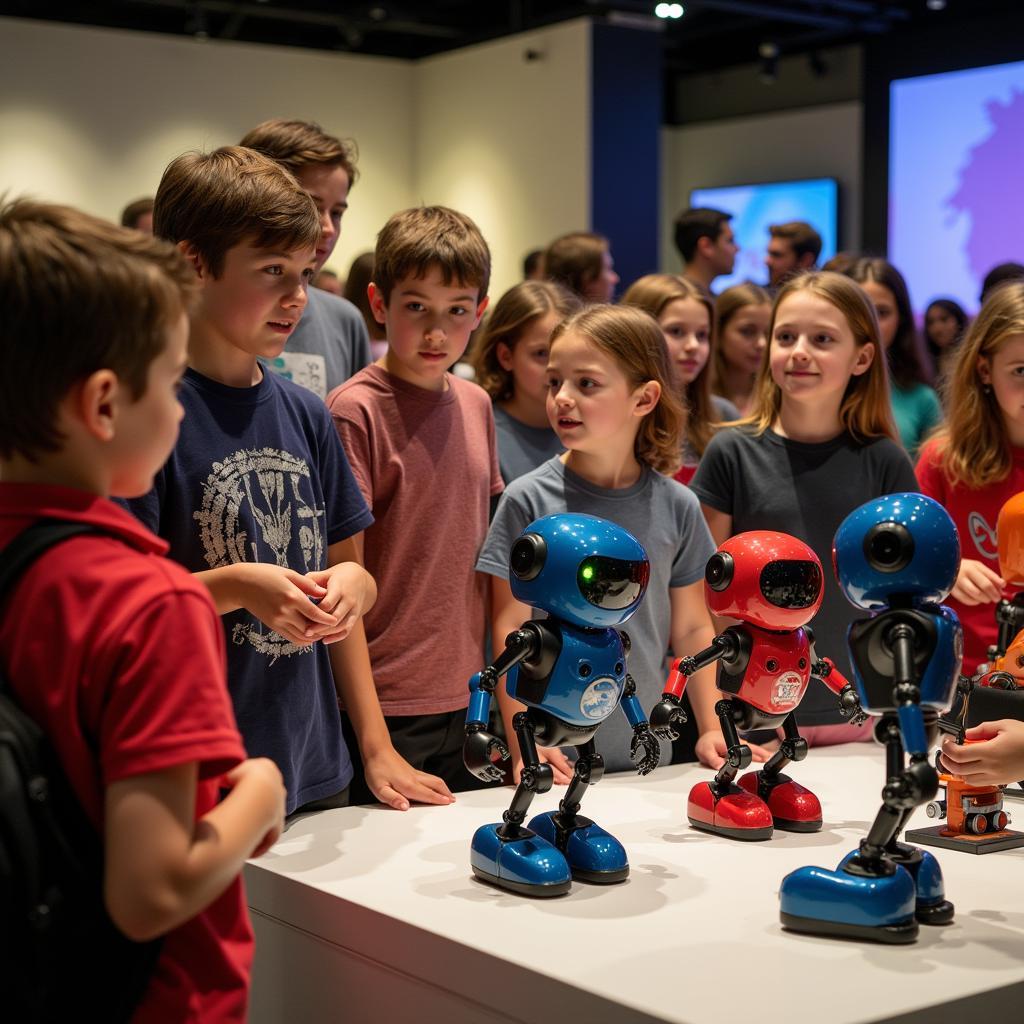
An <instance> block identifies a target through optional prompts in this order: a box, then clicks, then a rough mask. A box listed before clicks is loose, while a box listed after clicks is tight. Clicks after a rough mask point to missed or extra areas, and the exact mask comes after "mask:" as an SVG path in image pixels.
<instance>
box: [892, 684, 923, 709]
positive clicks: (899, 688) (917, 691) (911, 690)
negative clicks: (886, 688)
mask: <svg viewBox="0 0 1024 1024" xmlns="http://www.w3.org/2000/svg"><path fill="white" fill-rule="evenodd" d="M895 694H896V704H897V706H903V705H906V704H920V703H921V687H919V686H918V685H917V684H916V683H897V684H896V690H895Z"/></svg>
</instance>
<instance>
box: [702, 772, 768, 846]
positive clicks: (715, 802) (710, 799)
mask: <svg viewBox="0 0 1024 1024" xmlns="http://www.w3.org/2000/svg"><path fill="white" fill-rule="evenodd" d="M686 816H687V819H688V820H689V822H690V824H691V825H692V826H693V827H694V828H696V829H700V831H701V832H710V833H711V834H712V835H716V836H725V837H726V838H727V839H740V840H742V841H744V842H757V841H760V840H764V839H771V837H772V831H773V824H772V815H771V811H769V810H768V805H767V804H766V803H765V802H764V801H763V800H762V799H761V798H760V797H759V796H757V795H756V794H753V793H748V792H747V791H746V790H745V789H740V787H739V786H737V785H734V784H732V783H730V784H728V786H723V785H718V786H716V787H715V788H714V789H712V784H711V783H709V782H698V783H697V785H696V786H694V787H693V789H691V790H690V797H689V800H687V803H686Z"/></svg>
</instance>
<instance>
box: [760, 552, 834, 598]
mask: <svg viewBox="0 0 1024 1024" xmlns="http://www.w3.org/2000/svg"><path fill="white" fill-rule="evenodd" d="M761 593H762V594H764V596H765V599H766V600H767V601H769V602H770V603H771V604H773V605H775V607H776V608H810V606H811V605H812V604H814V602H815V601H817V599H818V595H819V594H820V593H821V567H820V566H818V565H817V564H815V563H814V562H807V561H802V560H801V561H796V560H795V559H786V560H782V561H778V562H769V563H768V564H767V565H766V566H765V567H764V568H763V569H762V570H761Z"/></svg>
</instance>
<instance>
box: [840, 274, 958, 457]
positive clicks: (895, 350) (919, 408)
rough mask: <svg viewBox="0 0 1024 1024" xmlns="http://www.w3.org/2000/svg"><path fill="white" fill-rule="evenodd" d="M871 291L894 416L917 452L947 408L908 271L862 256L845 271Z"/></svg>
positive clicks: (906, 443)
mask: <svg viewBox="0 0 1024 1024" xmlns="http://www.w3.org/2000/svg"><path fill="white" fill-rule="evenodd" d="M845 274H846V276H847V277H852V278H853V280H854V281H856V282H857V283H858V284H859V285H860V286H861V287H862V288H863V289H864V291H865V292H866V293H867V296H868V298H869V299H870V300H871V302H872V304H873V305H874V307H875V314H876V315H877V316H878V330H879V334H880V336H881V340H882V346H883V348H884V349H885V352H886V359H887V362H888V364H889V377H890V384H891V386H892V414H893V419H894V420H895V421H896V430H897V433H898V434H899V436H900V442H901V443H902V445H903V447H904V448H905V449H906V450H907V451H908V452H909V453H910V454H911V455H912V456H913V455H915V454H916V453H917V450H918V448H920V447H921V442H922V441H923V440H924V439H925V437H926V436H927V435H928V434H930V433H931V432H932V430H934V429H935V427H937V426H938V425H939V423H941V421H942V406H941V405H940V404H939V397H938V395H937V394H936V393H935V389H934V388H933V387H932V386H931V385H932V379H933V376H934V370H933V367H932V365H931V359H930V358H929V356H928V353H927V351H926V349H925V348H924V346H923V344H922V342H921V338H920V336H919V334H918V332H917V328H916V327H915V325H914V314H913V311H912V310H911V308H910V295H909V293H908V292H907V284H906V282H905V281H904V280H903V275H902V274H901V273H900V272H899V271H898V270H897V269H896V268H895V267H894V266H893V265H892V264H891V263H890V262H889V261H888V260H883V259H881V258H879V257H867V256H866V257H862V258H861V259H858V260H855V261H854V262H853V263H852V264H851V265H850V267H849V268H848V269H847V270H846V271H845Z"/></svg>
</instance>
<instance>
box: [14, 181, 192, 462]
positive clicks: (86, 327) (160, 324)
mask: <svg viewBox="0 0 1024 1024" xmlns="http://www.w3.org/2000/svg"><path fill="white" fill-rule="evenodd" d="M195 288H196V276H195V272H194V271H193V270H192V268H191V267H190V266H189V265H188V262H187V261H186V260H185V259H184V257H182V255H181V254H180V253H179V252H178V251H177V249H175V247H174V246H173V245H171V244H170V243H169V242H165V241H161V240H159V239H156V238H153V237H152V236H150V235H144V234H141V233H140V232H138V231H134V230H130V229H128V228H123V227H119V226H117V225H115V224H111V223H110V222H109V221H106V220H100V219H99V218H98V217H92V216H90V215H89V214H87V213H81V212H80V211H78V210H74V209H71V208H70V207H68V206H54V205H51V204H47V203H37V202H34V201H32V200H29V199H18V200H15V201H14V202H12V203H7V204H5V205H2V206H0V309H2V310H3V316H2V317H0V363H2V365H3V368H4V369H3V373H2V374H0V456H2V457H3V458H11V457H12V456H13V455H15V454H18V455H21V456H23V457H24V458H27V459H30V460H33V461H34V460H35V459H36V458H37V457H38V456H39V455H41V454H42V453H44V452H55V451H59V450H60V447H61V444H62V442H63V437H62V435H61V433H60V430H59V429H58V426H57V407H58V406H59V404H60V402H61V401H62V400H63V399H64V396H65V395H66V394H67V393H68V391H69V390H70V389H71V388H72V387H73V386H74V385H75V384H76V383H78V382H79V381H81V380H84V379H85V378H86V377H88V376H89V375H90V374H92V373H95V372H96V371H97V370H103V369H109V370H112V371H114V372H115V373H116V374H117V376H118V377H119V378H120V379H121V380H122V381H123V382H124V383H125V384H126V385H127V387H128V389H129V391H130V392H131V394H132V396H133V398H139V397H141V396H142V395H143V393H144V392H145V390H146V378H147V375H148V373H149V367H150V364H151V363H152V362H153V360H154V359H156V358H157V357H158V356H159V355H160V354H161V353H162V352H163V351H164V347H165V346H166V344H167V330H168V328H169V327H171V326H172V325H173V324H174V323H175V322H176V321H177V320H178V319H179V318H180V317H181V315H182V313H184V312H185V311H186V309H187V307H188V304H189V301H190V299H191V297H192V294H193V292H194V290H195Z"/></svg>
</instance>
